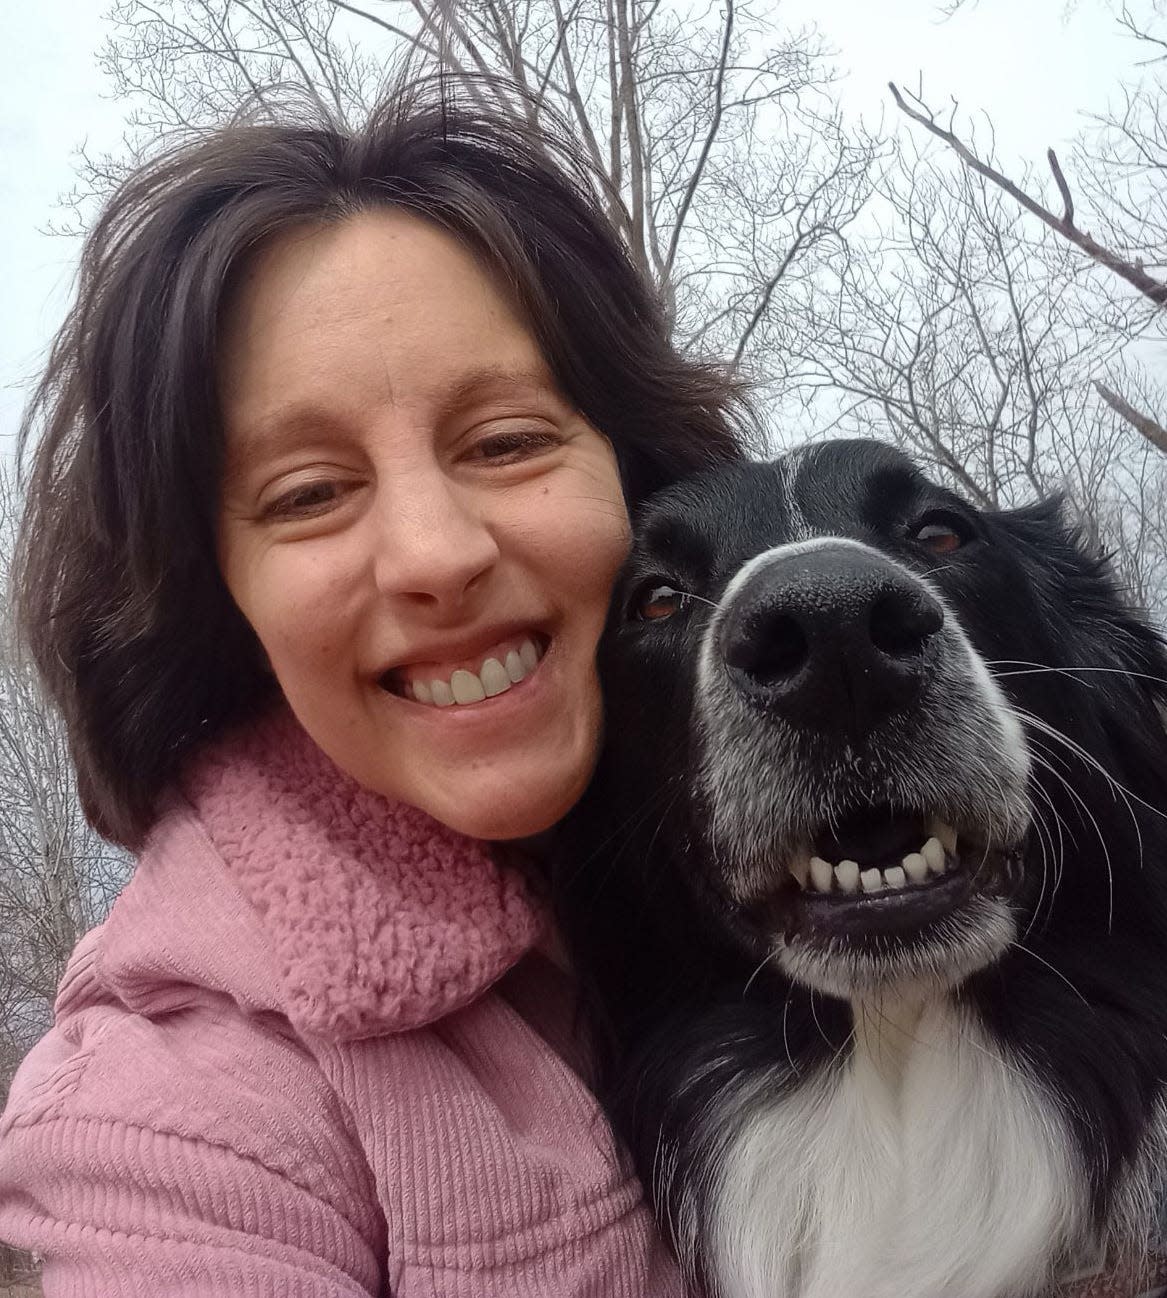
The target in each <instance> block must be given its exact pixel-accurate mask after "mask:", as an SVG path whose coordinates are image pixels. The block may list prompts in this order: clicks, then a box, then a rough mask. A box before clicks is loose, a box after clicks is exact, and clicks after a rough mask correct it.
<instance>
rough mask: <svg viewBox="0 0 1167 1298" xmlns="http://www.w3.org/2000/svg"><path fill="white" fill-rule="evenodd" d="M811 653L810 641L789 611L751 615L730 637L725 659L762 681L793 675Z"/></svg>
mask: <svg viewBox="0 0 1167 1298" xmlns="http://www.w3.org/2000/svg"><path fill="white" fill-rule="evenodd" d="M809 655H810V642H809V641H808V640H807V637H806V632H805V631H804V630H803V629H802V627H801V626H799V624H798V621H797V620H796V619H795V618H793V617H791V616H790V614H788V613H781V612H773V613H770V614H768V615H763V616H760V617H754V618H751V619H750V620H749V625H748V626H746V627H744V628H741V630H740V631H739V632H738V634H736V635H733V636H731V637H730V639H729V642H728V644H727V645H726V649H725V661H726V662H727V663H728V664H729V665H730V666H731V667H736V668H737V669H738V670H739V671H743V672H745V673H746V675H747V676H751V677H753V679H754V680H756V681H758V682H760V683H762V684H771V683H773V682H775V681H779V680H781V679H782V678H783V677H786V676H793V675H794V673H795V672H797V671H798V670H799V669H800V668H801V667H802V666H803V664H804V663H805V662H806V660H807V658H808V657H809Z"/></svg>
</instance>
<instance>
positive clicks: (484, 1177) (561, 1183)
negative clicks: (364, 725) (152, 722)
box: [0, 714, 682, 1298]
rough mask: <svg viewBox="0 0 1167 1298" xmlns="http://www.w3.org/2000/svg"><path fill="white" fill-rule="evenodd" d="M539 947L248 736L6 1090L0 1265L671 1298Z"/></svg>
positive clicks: (539, 922)
mask: <svg viewBox="0 0 1167 1298" xmlns="http://www.w3.org/2000/svg"><path fill="white" fill-rule="evenodd" d="M543 931H544V916H543V913H542V911H541V908H540V906H539V904H538V903H537V901H536V900H535V899H534V898H533V896H532V894H531V893H530V891H529V890H528V887H527V885H526V883H525V881H524V880H523V878H522V877H521V876H520V875H519V874H518V873H517V872H514V871H512V870H509V869H507V868H503V867H500V866H498V865H497V864H496V863H495V862H494V861H493V860H492V859H491V857H490V856H489V855H488V854H487V852H486V851H485V850H484V849H483V848H482V847H481V846H480V845H479V844H476V843H474V842H472V841H470V840H468V839H465V838H462V837H460V836H459V835H456V834H454V833H452V832H451V831H450V830H448V829H445V828H444V827H442V826H440V825H438V824H437V823H436V822H434V821H433V820H431V819H429V818H428V817H427V816H425V815H423V814H422V813H421V812H419V811H417V810H415V809H413V808H410V807H405V806H402V805H398V804H394V803H391V802H388V801H386V800H385V799H383V798H380V797H377V796H376V795H373V794H371V793H369V792H367V791H365V790H363V789H361V788H359V787H358V786H357V785H356V784H354V783H353V782H352V781H351V780H349V779H348V778H347V777H345V776H344V775H342V774H341V773H340V772H339V771H338V770H337V769H336V767H335V766H333V765H332V763H331V762H330V761H329V760H328V759H327V758H326V757H324V755H323V754H322V753H321V752H320V751H319V750H318V749H317V748H316V747H315V745H314V744H312V742H311V741H310V740H309V739H308V738H307V736H306V735H305V734H304V733H303V731H302V730H301V729H300V728H299V727H298V726H297V725H296V724H295V722H294V721H293V720H292V719H291V718H290V717H288V716H287V715H284V714H281V715H278V716H275V717H272V718H269V719H268V720H266V721H264V722H262V723H261V724H259V725H257V726H255V727H253V728H251V729H249V730H248V731H247V732H246V733H242V734H239V735H235V736H232V737H231V738H229V739H228V740H225V741H224V742H222V743H221V744H220V745H219V746H217V747H216V748H214V749H212V750H210V751H208V752H207V753H206V754H205V755H204V756H203V757H202V759H201V760H200V761H199V762H198V763H197V764H196V765H195V766H194V767H193V769H192V770H191V771H190V772H189V773H188V775H187V777H186V779H185V780H184V781H183V786H182V788H181V790H180V791H178V792H176V794H175V795H174V797H173V798H172V799H171V801H170V803H169V804H168V806H167V808H166V809H165V811H164V814H163V815H162V817H161V819H160V821H159V823H158V825H157V826H156V829H155V831H154V833H153V834H152V836H151V838H150V841H149V843H148V844H147V846H146V848H145V850H144V852H143V854H142V856H141V858H140V860H139V862H138V865H137V868H136V870H135V873H134V877H133V879H132V880H131V882H130V883H129V884H128V886H127V888H126V889H125V891H124V892H123V894H122V896H121V897H120V898H119V900H118V901H117V903H116V905H115V906H114V908H113V911H112V912H111V914H110V917H109V919H108V920H107V921H106V923H105V924H103V925H101V927H99V928H97V929H95V930H94V931H93V932H91V933H90V934H88V935H87V936H86V937H85V938H84V939H83V940H82V941H81V943H80V944H79V946H78V947H77V950H76V952H75V953H74V955H73V958H72V960H71V962H70V964H69V967H68V970H67V972H66V974H65V977H64V980H63V981H62V984H61V988H60V992H59V995H58V1000H57V1006H56V1020H55V1026H54V1027H53V1029H52V1031H50V1032H49V1034H48V1035H47V1036H46V1037H45V1038H44V1039H43V1040H42V1041H41V1042H40V1044H39V1045H38V1046H36V1048H35V1049H34V1050H33V1051H32V1052H31V1054H30V1055H29V1056H28V1058H27V1060H26V1061H25V1063H24V1065H23V1066H22V1068H21V1069H20V1072H19V1073H18V1075H17V1078H16V1081H15V1082H14V1084H13V1087H12V1091H11V1095H10V1097H9V1102H8V1107H7V1110H6V1112H5V1114H4V1117H3V1120H2V1122H0V1239H4V1240H6V1241H8V1242H10V1243H12V1244H15V1245H17V1246H18V1247H22V1248H27V1249H32V1250H34V1251H35V1252H37V1253H38V1254H40V1255H41V1256H43V1258H44V1259H45V1262H44V1289H45V1294H46V1296H47V1298H58V1296H64V1295H70V1296H73V1295H76V1296H77V1298H90V1296H91V1295H93V1296H96V1295H106V1296H108V1295H130V1294H134V1295H151V1296H152V1298H156V1296H159V1295H184V1296H190V1298H194V1296H195V1295H212V1294H214V1295H265V1296H268V1298H275V1296H276V1295H279V1296H280V1298H301V1296H302V1298H308V1296H309V1295H311V1296H312V1298H323V1296H324V1295H329V1296H330V1298H331V1296H334V1295H369V1294H377V1295H382V1294H392V1295H396V1296H400V1298H422V1296H423V1295H424V1296H431V1295H432V1296H436V1295H442V1296H443V1298H446V1296H449V1298H478V1296H482V1298H485V1296H486V1295H516V1298H526V1296H530V1298H535V1296H536V1295H539V1296H540V1298H556V1296H558V1295H563V1296H564V1298H566V1296H567V1295H573V1296H574V1295H579V1296H581V1298H582V1296H583V1295H589V1296H592V1298H601V1296H603V1298H631V1296H632V1295H648V1294H651V1295H677V1296H679V1295H680V1294H681V1293H682V1286H681V1283H680V1280H679V1278H678V1275H677V1272H676V1269H675V1267H674V1265H673V1263H672V1261H671V1259H670V1258H669V1256H668V1254H667V1252H666V1250H665V1249H664V1247H663V1245H662V1244H661V1242H660V1240H659V1238H658V1236H657V1235H656V1233H655V1230H654V1228H653V1225H652V1221H651V1218H650V1216H649V1213H648V1210H647V1209H646V1207H645V1205H644V1203H643V1200H642V1195H641V1191H640V1187H639V1185H638V1184H637V1182H636V1181H635V1179H634V1178H633V1177H632V1176H631V1174H630V1173H629V1171H628V1170H627V1168H626V1166H625V1164H624V1162H623V1161H622V1160H621V1158H620V1157H619V1156H618V1154H617V1151H616V1149H615V1148H614V1146H613V1143H612V1138H611V1135H610V1132H609V1129H608V1126H607V1124H606V1122H605V1121H604V1118H603V1115H602V1114H601V1112H600V1110H599V1108H598V1106H597V1104H596V1101H595V1099H594V1098H593V1096H592V1094H591V1092H590V1091H589V1090H588V1088H587V1086H586V1085H585V1083H584V1081H583V1080H582V1079H581V1076H580V1073H579V1071H578V1070H579V1067H580V1065H581V1056H580V1053H579V1050H578V1046H577V1043H576V1041H575V1039H574V1037H573V1035H572V1032H571V1025H572V1022H573V1009H574V1005H573V999H572V994H571V986H570V983H569V981H568V979H567V978H566V976H565V975H564V974H563V973H562V972H561V971H560V970H559V968H558V967H557V966H556V965H555V964H553V963H552V962H551V961H549V960H547V959H546V958H545V957H543V956H541V955H540V954H539V953H538V950H537V946H538V943H539V941H540V938H541V936H542V934H543Z"/></svg>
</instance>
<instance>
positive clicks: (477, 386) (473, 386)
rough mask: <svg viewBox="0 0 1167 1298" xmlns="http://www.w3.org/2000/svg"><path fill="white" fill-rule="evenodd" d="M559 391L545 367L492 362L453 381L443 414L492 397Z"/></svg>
mask: <svg viewBox="0 0 1167 1298" xmlns="http://www.w3.org/2000/svg"><path fill="white" fill-rule="evenodd" d="M558 391H559V389H558V387H557V385H556V383H555V381H554V380H553V379H552V377H551V375H550V373H549V372H548V371H547V370H546V369H544V368H542V367H519V368H513V367H511V366H506V365H489V366H483V367H482V368H480V369H475V370H472V371H470V372H469V373H467V374H464V375H462V376H461V377H460V378H458V379H457V380H456V381H455V382H454V383H452V384H451V385H450V387H449V388H448V390H447V391H446V392H445V394H444V395H443V397H442V400H441V403H440V410H441V413H442V414H443V415H451V414H456V413H457V412H458V411H459V410H462V409H464V408H465V407H466V406H468V405H472V404H473V403H474V402H475V401H483V400H486V399H488V398H490V397H498V396H509V395H511V394H516V395H517V394H521V393H536V392H539V393H552V394H556V395H557V394H558Z"/></svg>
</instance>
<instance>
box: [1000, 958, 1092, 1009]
mask: <svg viewBox="0 0 1167 1298" xmlns="http://www.w3.org/2000/svg"><path fill="white" fill-rule="evenodd" d="M1010 946H1011V947H1012V948H1013V949H1014V950H1016V951H1023V952H1024V953H1025V954H1026V955H1027V956H1029V957H1030V958H1031V959H1034V960H1036V961H1037V962H1038V964H1040V965H1043V966H1044V967H1045V968H1046V969H1048V970H1049V971H1050V973H1052V974H1053V975H1054V976H1055V977H1057V978H1060V979H1061V980H1062V982H1064V983H1065V984H1066V986H1067V987H1068V988H1069V989H1070V990H1071V991H1072V992H1073V993H1074V995H1075V996H1077V998H1078V999H1079V1000H1080V1001H1081V1002H1082V1004H1083V1005H1085V1006H1086V1007H1087V1009H1090V1010H1093V1008H1094V1007H1093V1006H1092V1005H1091V1004H1090V1002H1089V1001H1088V1000H1087V999H1086V997H1085V996H1084V995H1083V994H1082V992H1081V990H1080V989H1079V988H1077V987H1075V986H1074V984H1073V983H1072V982H1071V981H1070V980H1069V979H1068V978H1067V977H1066V975H1065V974H1064V973H1062V971H1061V970H1060V969H1058V968H1056V967H1055V966H1054V965H1052V964H1050V962H1049V961H1048V960H1047V959H1045V957H1044V956H1040V955H1038V954H1037V952H1036V951H1033V950H1031V949H1030V948H1029V947H1027V946H1025V945H1024V944H1023V943H1021V942H1012V943H1010Z"/></svg>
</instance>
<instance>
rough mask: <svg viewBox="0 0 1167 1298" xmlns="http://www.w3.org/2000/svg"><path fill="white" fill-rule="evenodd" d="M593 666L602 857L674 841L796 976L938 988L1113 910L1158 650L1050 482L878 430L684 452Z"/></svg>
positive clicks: (760, 946) (1163, 671) (1143, 769)
mask: <svg viewBox="0 0 1167 1298" xmlns="http://www.w3.org/2000/svg"><path fill="white" fill-rule="evenodd" d="M600 661H601V673H602V676H603V680H604V687H605V696H606V700H607V716H608V724H607V735H606V741H605V751H604V755H603V758H602V761H601V768H600V772H599V774H598V777H597V785H596V788H597V789H599V790H601V792H600V793H599V795H598V796H599V797H601V798H602V799H603V811H604V819H605V822H606V826H607V829H608V830H610V831H611V832H612V833H613V834H614V835H615V836H617V837H619V836H623V838H624V839H625V840H627V841H628V842H630V843H632V844H633V846H632V847H631V849H630V850H626V851H623V852H621V854H620V862H619V867H618V868H619V869H620V870H622V871H633V872H635V871H637V870H643V871H651V872H655V873H654V878H653V879H652V881H651V886H652V888H653V889H655V890H656V891H657V893H658V894H659V891H660V887H661V883H660V879H659V877H656V875H658V874H659V871H660V869H661V868H662V867H661V865H660V862H661V861H662V859H663V858H664V857H667V858H668V859H669V861H670V862H674V863H679V864H680V867H681V869H682V871H683V872H684V873H685V874H687V886H688V887H689V888H691V889H695V890H696V892H697V893H703V894H705V896H706V897H707V899H710V900H711V901H712V902H713V909H714V910H715V911H716V912H718V913H720V915H721V916H722V917H723V919H724V921H725V931H726V932H727V933H728V934H730V935H731V940H732V942H733V943H735V944H738V945H741V946H744V947H746V948H753V950H754V952H755V953H756V952H757V951H758V950H761V951H763V952H766V951H769V952H771V953H772V955H773V957H774V959H775V961H776V963H777V964H778V966H779V967H780V968H781V969H782V970H784V971H785V973H787V974H788V975H789V976H791V977H793V978H795V979H796V980H798V981H801V982H803V983H805V984H807V985H809V986H811V987H815V988H818V989H821V990H824V991H827V992H830V993H833V994H835V995H841V996H851V995H856V994H864V993H865V992H870V991H872V990H876V989H878V988H881V987H888V986H891V985H894V984H898V983H902V982H904V981H906V980H912V981H919V980H925V981H927V982H929V983H931V984H933V985H939V986H943V987H950V986H955V985H956V984H958V983H960V982H962V981H963V980H964V979H965V978H967V977H968V976H969V975H970V974H972V973H973V972H975V971H976V970H978V969H981V968H983V967H985V966H986V965H988V964H990V963H992V962H993V961H994V960H996V959H997V958H998V957H999V956H1000V955H1001V954H1002V952H1004V951H1005V950H1006V948H1007V947H1008V946H1009V944H1010V943H1012V942H1014V941H1015V940H1017V939H1018V937H1019V935H1020V934H1022V933H1023V932H1027V931H1028V930H1030V929H1031V928H1033V927H1034V926H1040V925H1043V924H1045V923H1047V922H1048V920H1049V918H1050V916H1051V915H1052V914H1053V913H1054V912H1055V910H1057V909H1058V908H1059V907H1060V913H1061V914H1062V915H1063V917H1064V919H1065V922H1066V923H1068V924H1070V925H1071V926H1073V925H1075V924H1077V925H1078V926H1079V928H1080V931H1081V932H1082V933H1083V934H1088V933H1089V932H1092V931H1104V930H1105V925H1106V924H1107V923H1109V922H1112V921H1113V916H1114V912H1115V908H1116V907H1120V906H1128V907H1131V908H1132V909H1133V910H1134V911H1136V912H1137V910H1138V906H1139V881H1138V875H1139V871H1140V868H1141V865H1142V862H1141V860H1140V859H1139V858H1140V854H1141V853H1142V852H1143V851H1144V849H1145V846H1146V841H1145V840H1146V837H1147V834H1146V832H1145V831H1146V825H1147V821H1146V814H1147V812H1146V808H1148V807H1149V806H1152V805H1153V807H1154V808H1155V814H1158V815H1159V816H1160V817H1162V813H1163V811H1164V810H1167V807H1165V806H1164V797H1163V791H1164V774H1163V771H1162V764H1163V763H1164V762H1167V744H1164V742H1163V726H1162V718H1161V715H1158V714H1157V713H1156V709H1157V708H1161V707H1162V704H1163V699H1164V682H1165V679H1167V657H1165V656H1164V652H1163V645H1162V642H1161V641H1160V639H1159V638H1158V637H1157V636H1156V634H1155V633H1154V632H1153V631H1151V630H1150V629H1149V627H1148V626H1147V625H1146V624H1145V623H1144V622H1143V621H1142V620H1141V619H1140V618H1139V617H1137V616H1136V615H1135V614H1133V613H1131V612H1129V611H1127V610H1126V609H1125V608H1124V607H1123V605H1122V604H1121V602H1120V601H1119V599H1118V597H1117V596H1116V594H1115V591H1114V588H1113V583H1112V581H1111V578H1110V576H1109V574H1108V571H1107V569H1106V567H1105V565H1103V564H1101V563H1100V562H1098V561H1097V560H1093V559H1090V558H1088V557H1087V556H1085V555H1084V554H1083V553H1082V552H1081V551H1080V549H1079V548H1078V547H1077V545H1076V544H1075V542H1074V539H1073V537H1072V535H1071V534H1070V533H1069V532H1068V530H1067V528H1066V527H1065V526H1064V524H1063V523H1062V521H1061V519H1060V516H1059V512H1058V509H1057V507H1056V505H1054V504H1046V505H1040V506H1034V507H1032V508H1029V509H1023V510H1019V511H1013V512H984V511H980V510H977V509H975V508H973V507H972V506H970V505H969V504H968V503H967V502H966V501H965V500H963V499H961V498H960V497H959V496H957V495H955V494H954V493H953V492H951V491H949V490H947V489H945V488H943V487H940V486H938V485H936V484H935V483H933V482H931V481H929V480H928V478H927V477H925V476H924V475H923V474H922V473H921V472H920V471H919V470H918V469H917V468H916V467H915V466H914V465H913V464H912V462H911V461H910V460H908V459H907V458H906V457H904V456H903V455H901V454H899V453H898V452H896V451H895V450H893V449H891V448H889V447H887V446H885V445H882V444H879V443H874V442H861V441H845V442H830V443H824V444H821V445H817V446H813V447H810V448H805V449H803V450H801V451H797V452H794V453H791V454H789V455H787V456H785V457H784V458H782V459H780V460H778V461H777V462H775V463H772V464H741V465H737V466H734V467H731V468H727V469H721V470H717V471H715V472H711V473H709V474H705V475H699V476H697V477H695V478H693V479H690V480H688V481H686V482H684V483H681V484H679V485H677V486H674V487H672V488H669V489H668V490H666V491H665V492H663V493H661V494H660V495H658V496H657V497H655V498H654V499H653V500H652V501H650V502H649V504H648V505H647V507H646V508H645V509H644V510H643V511H642V513H641V515H640V516H639V518H638V519H637V521H636V534H635V541H634V546H633V550H632V554H631V556H630V558H629V561H628V563H627V565H626V567H625V569H624V571H623V574H622V577H621V579H620V582H619V584H618V587H617V591H616V594H615V597H614V601H613V606H612V612H611V617H610V620H609V625H608V629H607V631H606V634H605V638H604V642H603V644H602V646H601V657H600ZM1152 764H1157V765H1158V766H1159V769H1158V770H1157V771H1149V770H1148V769H1147V767H1148V765H1152ZM585 814H587V813H585ZM1103 820H1105V827H1104V826H1103V824H1102V821H1103ZM1161 838H1162V835H1161V834H1160V839H1161ZM670 868H671V867H670Z"/></svg>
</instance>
